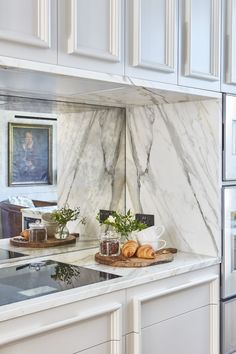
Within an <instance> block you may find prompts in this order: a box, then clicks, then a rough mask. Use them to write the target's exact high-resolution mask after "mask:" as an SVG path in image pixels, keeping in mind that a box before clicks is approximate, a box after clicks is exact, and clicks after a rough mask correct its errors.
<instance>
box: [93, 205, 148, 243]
mask: <svg viewBox="0 0 236 354" xmlns="http://www.w3.org/2000/svg"><path fill="white" fill-rule="evenodd" d="M96 219H97V220H98V221H99V222H100V224H101V225H108V226H111V227H112V228H113V229H114V230H115V231H116V232H118V233H120V234H121V235H122V236H125V237H126V238H128V235H129V233H130V232H132V231H141V230H143V229H146V228H147V225H146V224H144V223H142V222H140V221H139V220H136V219H135V217H134V215H133V214H132V213H131V211H130V209H129V210H128V211H127V213H126V214H122V213H119V212H117V211H114V212H112V214H111V215H110V216H109V217H108V218H107V219H105V220H104V221H101V220H100V214H99V213H98V214H97V216H96Z"/></svg>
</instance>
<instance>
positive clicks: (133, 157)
mask: <svg viewBox="0 0 236 354" xmlns="http://www.w3.org/2000/svg"><path fill="white" fill-rule="evenodd" d="M126 119H127V133H126V208H131V209H132V210H135V211H136V212H144V213H151V214H153V213H154V214H155V223H156V225H158V224H163V225H164V226H165V228H166V231H165V235H164V237H165V239H166V240H167V241H168V245H170V246H175V247H177V248H178V249H180V250H182V251H186V252H196V253H200V254H206V255H210V256H219V255H220V230H221V227H220V210H221V208H220V199H221V198H220V178H221V176H220V171H221V168H220V166H221V152H220V147H221V144H220V141H221V139H220V133H221V132H220V129H221V102H220V101H219V100H209V101H201V102H183V103H174V104H162V105H155V106H154V105H152V106H146V107H135V108H128V109H127V111H126Z"/></svg>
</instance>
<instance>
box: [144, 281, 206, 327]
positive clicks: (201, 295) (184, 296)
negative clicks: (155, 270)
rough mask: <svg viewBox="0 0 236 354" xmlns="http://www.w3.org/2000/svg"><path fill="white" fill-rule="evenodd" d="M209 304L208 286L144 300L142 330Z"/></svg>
mask: <svg viewBox="0 0 236 354" xmlns="http://www.w3.org/2000/svg"><path fill="white" fill-rule="evenodd" d="M209 302H210V289H209V285H208V284H203V285H201V286H198V287H191V288H189V289H185V290H182V291H177V292H175V293H173V294H166V295H164V296H161V297H159V296H158V297H154V298H152V299H150V300H147V301H145V300H144V301H142V303H141V318H142V322H141V328H144V327H146V326H150V325H152V324H154V323H158V322H161V321H164V320H166V319H168V318H171V317H174V316H178V315H180V314H181V313H185V312H188V311H191V310H193V309H196V308H199V307H202V306H205V305H208V304H209Z"/></svg>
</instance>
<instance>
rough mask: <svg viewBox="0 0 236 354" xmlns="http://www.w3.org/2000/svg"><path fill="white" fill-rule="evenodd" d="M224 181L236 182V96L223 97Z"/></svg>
mask: <svg viewBox="0 0 236 354" xmlns="http://www.w3.org/2000/svg"><path fill="white" fill-rule="evenodd" d="M223 141H224V144H223V180H224V181H236V96H231V95H224V96H223Z"/></svg>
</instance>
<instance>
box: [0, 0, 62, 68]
mask: <svg viewBox="0 0 236 354" xmlns="http://www.w3.org/2000/svg"><path fill="white" fill-rule="evenodd" d="M56 14H57V11H56V1H55V0H37V1H32V0H21V1H18V0H1V2H0V48H1V49H0V55H3V56H9V57H13V58H14V57H15V58H19V59H28V60H36V61H41V62H48V63H56V61H57V53H56V50H57V43H56V42H57V40H56V27H57V25H56V23H57V19H56Z"/></svg>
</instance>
